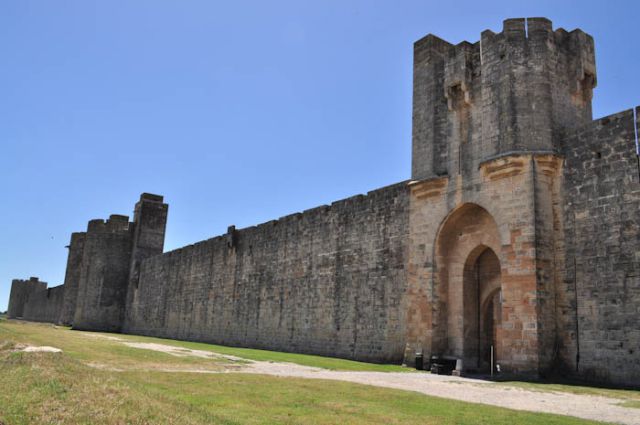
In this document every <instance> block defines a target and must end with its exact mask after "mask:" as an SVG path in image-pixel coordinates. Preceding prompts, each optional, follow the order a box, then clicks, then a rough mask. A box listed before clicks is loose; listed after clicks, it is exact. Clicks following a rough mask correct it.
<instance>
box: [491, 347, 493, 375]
mask: <svg viewBox="0 0 640 425" xmlns="http://www.w3.org/2000/svg"><path fill="white" fill-rule="evenodd" d="M491 377H492V378H493V344H491Z"/></svg>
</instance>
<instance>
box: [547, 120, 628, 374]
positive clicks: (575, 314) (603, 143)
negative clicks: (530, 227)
mask: <svg viewBox="0 0 640 425" xmlns="http://www.w3.org/2000/svg"><path fill="white" fill-rule="evenodd" d="M636 126H637V123H635V122H634V113H633V110H627V111H624V112H620V113H618V114H615V115H611V116H609V117H606V118H602V119H599V120H596V121H594V122H593V123H592V124H590V125H588V126H586V127H584V128H582V129H581V130H579V131H578V132H577V133H576V134H575V135H573V136H571V137H569V138H567V140H566V150H565V155H566V164H565V167H564V177H565V182H564V189H565V192H564V193H565V217H564V218H565V222H564V229H565V244H566V245H565V246H566V251H565V257H566V266H565V269H566V270H565V279H564V288H563V290H561V291H560V293H561V294H563V304H562V305H561V307H562V309H561V311H560V314H561V316H560V319H561V320H562V326H563V328H562V331H561V333H560V335H561V336H562V337H563V338H562V350H561V354H562V357H563V360H564V362H565V364H566V365H567V367H566V368H567V369H568V370H570V371H573V372H574V373H577V374H579V375H580V376H583V377H585V378H588V379H597V380H604V381H613V382H617V383H628V384H637V383H638V382H640V310H639V306H640V213H639V212H640V183H639V180H638V179H639V177H640V168H639V162H638V156H637V154H636V143H635V135H636V128H637V127H636Z"/></svg>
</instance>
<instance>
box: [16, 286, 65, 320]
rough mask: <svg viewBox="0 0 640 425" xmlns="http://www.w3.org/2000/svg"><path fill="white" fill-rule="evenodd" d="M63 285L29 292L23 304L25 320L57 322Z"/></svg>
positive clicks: (62, 298)
mask: <svg viewBox="0 0 640 425" xmlns="http://www.w3.org/2000/svg"><path fill="white" fill-rule="evenodd" d="M64 291H65V288H64V285H60V286H56V287H53V288H49V289H44V288H42V289H39V290H37V291H34V292H31V293H30V294H29V298H28V299H27V302H26V303H25V306H24V316H23V318H24V319H25V320H31V321H34V322H51V323H57V322H58V320H59V318H60V313H61V312H62V304H63V300H64Z"/></svg>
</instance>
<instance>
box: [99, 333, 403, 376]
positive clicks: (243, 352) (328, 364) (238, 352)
mask: <svg viewBox="0 0 640 425" xmlns="http://www.w3.org/2000/svg"><path fill="white" fill-rule="evenodd" d="M111 335H112V336H117V337H118V338H122V339H128V340H132V341H139V342H155V343H158V344H165V345H172V346H174V347H182V348H190V349H194V350H204V351H211V352H214V353H218V354H224V355H230V356H236V357H241V358H243V359H247V360H255V361H268V362H286V363H295V364H299V365H302V366H312V367H319V368H323V369H329V370H345V371H371V372H415V370H414V369H410V368H407V367H403V366H400V365H394V364H375V363H364V362H358V361H354V360H346V359H338V358H334V357H322V356H315V355H312V354H297V353H283V352H279V351H268V350H258V349H254V348H240V347H226V346H223V345H215V344H206V343H201V342H189V341H177V340H173V339H163V338H154V337H144V336H138V335H135V336H134V335H121V334H111Z"/></svg>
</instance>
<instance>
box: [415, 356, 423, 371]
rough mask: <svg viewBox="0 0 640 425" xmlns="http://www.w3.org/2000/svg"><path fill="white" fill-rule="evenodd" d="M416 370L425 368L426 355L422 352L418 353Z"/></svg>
mask: <svg viewBox="0 0 640 425" xmlns="http://www.w3.org/2000/svg"><path fill="white" fill-rule="evenodd" d="M416 370H424V357H423V356H422V353H416Z"/></svg>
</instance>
